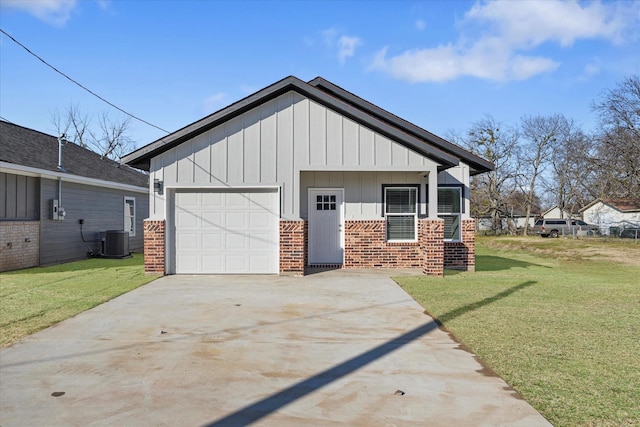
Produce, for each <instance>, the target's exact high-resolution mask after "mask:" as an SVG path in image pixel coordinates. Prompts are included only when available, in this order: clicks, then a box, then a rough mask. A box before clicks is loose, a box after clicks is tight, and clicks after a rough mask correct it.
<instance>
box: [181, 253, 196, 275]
mask: <svg viewBox="0 0 640 427" xmlns="http://www.w3.org/2000/svg"><path fill="white" fill-rule="evenodd" d="M176 264H178V265H180V268H182V269H184V270H185V271H197V270H199V269H200V257H199V256H198V255H197V254H190V255H187V254H178V255H176Z"/></svg>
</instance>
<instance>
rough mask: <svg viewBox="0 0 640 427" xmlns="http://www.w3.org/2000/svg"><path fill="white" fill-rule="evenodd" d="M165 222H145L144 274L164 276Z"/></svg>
mask: <svg viewBox="0 0 640 427" xmlns="http://www.w3.org/2000/svg"><path fill="white" fill-rule="evenodd" d="M164 254H165V251H164V220H151V219H145V220H144V272H145V273H148V274H164V273H165V271H164Z"/></svg>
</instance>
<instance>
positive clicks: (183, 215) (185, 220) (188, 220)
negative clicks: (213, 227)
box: [176, 210, 200, 229]
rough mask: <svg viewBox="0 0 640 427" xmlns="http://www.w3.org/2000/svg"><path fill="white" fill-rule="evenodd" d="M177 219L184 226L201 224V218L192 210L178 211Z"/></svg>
mask: <svg viewBox="0 0 640 427" xmlns="http://www.w3.org/2000/svg"><path fill="white" fill-rule="evenodd" d="M176 221H177V222H178V223H180V224H181V226H182V227H183V228H185V229H186V228H197V227H199V225H200V219H199V218H198V217H197V216H196V215H194V214H193V213H191V212H186V211H183V210H180V211H178V212H176Z"/></svg>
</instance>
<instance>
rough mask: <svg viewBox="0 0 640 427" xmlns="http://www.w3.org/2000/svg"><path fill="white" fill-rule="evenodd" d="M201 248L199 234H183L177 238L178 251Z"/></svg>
mask: <svg viewBox="0 0 640 427" xmlns="http://www.w3.org/2000/svg"><path fill="white" fill-rule="evenodd" d="M200 246H201V241H200V235H199V234H198V233H189V232H185V233H181V234H179V235H178V236H176V247H177V249H178V250H182V251H185V250H192V251H195V250H198V249H199V248H200Z"/></svg>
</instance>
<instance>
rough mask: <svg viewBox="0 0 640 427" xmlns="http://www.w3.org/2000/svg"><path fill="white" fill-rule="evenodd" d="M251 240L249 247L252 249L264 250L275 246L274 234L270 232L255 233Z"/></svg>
mask: <svg viewBox="0 0 640 427" xmlns="http://www.w3.org/2000/svg"><path fill="white" fill-rule="evenodd" d="M251 237H252V238H251V241H250V242H249V249H250V250H252V251H262V250H266V249H267V248H270V247H273V240H272V239H273V236H272V235H271V234H269V233H253V234H252V235H251Z"/></svg>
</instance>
